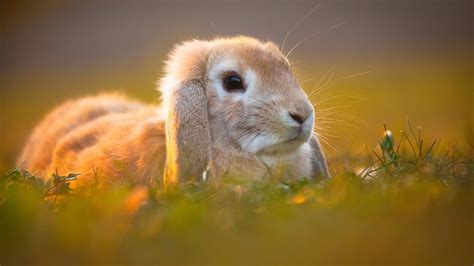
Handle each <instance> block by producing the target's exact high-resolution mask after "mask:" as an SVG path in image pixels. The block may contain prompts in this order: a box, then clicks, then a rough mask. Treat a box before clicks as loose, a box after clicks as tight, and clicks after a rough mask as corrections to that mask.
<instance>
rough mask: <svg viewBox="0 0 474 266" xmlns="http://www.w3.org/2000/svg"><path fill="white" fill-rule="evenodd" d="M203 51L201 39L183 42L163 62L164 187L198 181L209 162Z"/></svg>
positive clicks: (205, 58) (209, 138)
mask: <svg viewBox="0 0 474 266" xmlns="http://www.w3.org/2000/svg"><path fill="white" fill-rule="evenodd" d="M206 50H207V49H206V44H205V43H203V42H198V41H193V42H189V43H184V44H182V45H180V46H178V47H177V48H176V49H175V51H174V52H173V53H172V55H171V57H170V60H169V61H168V62H167V75H166V76H165V78H163V80H162V83H161V88H160V89H161V92H162V97H163V107H164V109H165V112H166V122H165V124H166V127H165V133H166V162H165V169H164V176H163V181H164V185H165V187H173V186H175V185H177V184H179V183H181V182H183V181H187V180H199V179H200V178H201V177H202V174H203V173H204V171H206V169H207V166H208V164H209V160H210V154H211V134H210V131H209V118H208V110H207V96H206V90H205V82H206V77H205V76H206V69H207V56H206V54H207V52H206Z"/></svg>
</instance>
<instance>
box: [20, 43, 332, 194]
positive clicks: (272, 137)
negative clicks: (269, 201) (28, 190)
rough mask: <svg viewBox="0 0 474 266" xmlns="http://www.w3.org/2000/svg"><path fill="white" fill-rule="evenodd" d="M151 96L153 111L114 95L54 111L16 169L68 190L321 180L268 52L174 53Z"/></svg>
mask: <svg viewBox="0 0 474 266" xmlns="http://www.w3.org/2000/svg"><path fill="white" fill-rule="evenodd" d="M158 90H159V91H160V92H161V97H162V99H161V103H160V104H159V105H158V106H153V105H146V104H143V103H139V102H137V101H134V100H130V99H128V98H127V97H126V96H123V95H119V94H101V95H98V96H94V97H85V98H81V99H78V100H74V101H68V102H66V103H64V104H63V105H61V106H59V107H58V108H56V109H55V110H53V111H52V112H51V113H50V114H49V115H47V116H46V117H45V118H44V120H43V121H42V122H41V123H40V124H39V125H38V126H37V127H36V129H35V130H34V132H33V133H32V135H31V136H30V138H29V140H28V141H27V144H26V145H25V147H24V150H23V152H22V154H21V156H20V157H19V159H18V164H19V165H21V166H22V167H24V168H25V169H28V170H29V171H31V172H32V173H33V174H36V175H39V176H43V177H44V178H45V179H48V178H49V176H50V175H51V174H52V173H54V172H58V173H59V174H67V173H70V172H73V173H78V174H80V176H79V178H78V180H77V181H75V182H72V183H71V185H72V187H75V188H80V187H87V185H91V184H94V183H95V182H98V183H99V186H100V187H104V186H107V185H108V184H111V183H113V182H115V181H117V180H123V179H127V180H129V179H132V180H133V181H137V182H150V181H151V180H158V181H159V182H160V183H161V184H163V185H164V187H175V186H177V185H179V184H183V183H185V182H187V181H196V180H201V179H202V178H203V176H204V177H207V178H209V177H210V178H211V179H213V180H218V179H219V178H222V177H224V176H227V175H228V176H233V177H241V178H245V179H248V180H262V179H264V178H269V177H272V176H282V177H283V178H288V179H302V178H316V177H323V178H328V177H330V175H329V172H328V167H327V163H326V159H325V156H324V153H323V151H322V149H321V146H320V143H319V141H318V138H317V135H316V134H315V133H314V132H313V125H314V121H315V112H314V109H313V107H312V105H311V103H310V101H309V100H308V97H307V96H306V94H305V93H304V91H303V90H302V89H301V87H300V86H299V84H298V82H297V80H296V78H295V76H294V74H293V72H292V70H291V67H290V63H289V61H288V59H287V58H286V57H285V56H284V55H283V54H282V52H281V51H280V49H279V48H278V46H277V45H275V44H274V43H272V42H262V41H260V40H257V39H255V38H252V37H246V36H235V37H227V38H217V39H213V40H191V41H187V42H183V43H181V44H178V45H177V46H176V47H175V48H174V50H173V52H172V53H171V54H170V56H169V59H168V60H167V61H166V64H165V75H164V77H163V78H162V79H161V80H160V82H159V83H158Z"/></svg>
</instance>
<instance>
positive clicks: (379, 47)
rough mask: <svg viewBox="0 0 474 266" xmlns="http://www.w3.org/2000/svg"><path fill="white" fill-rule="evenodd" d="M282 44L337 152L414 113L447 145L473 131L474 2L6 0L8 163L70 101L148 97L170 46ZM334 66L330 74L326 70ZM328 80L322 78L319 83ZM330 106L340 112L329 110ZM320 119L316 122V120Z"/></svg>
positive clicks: (1, 80) (0, 62) (0, 141)
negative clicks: (241, 40) (240, 37)
mask: <svg viewBox="0 0 474 266" xmlns="http://www.w3.org/2000/svg"><path fill="white" fill-rule="evenodd" d="M318 4H319V5H320V7H319V8H318V9H317V10H316V11H314V13H312V14H311V16H309V17H308V18H307V19H306V20H305V21H304V22H302V23H301V24H300V25H299V26H298V27H297V28H296V29H295V30H294V31H293V32H292V33H291V35H289V37H288V40H287V42H286V45H285V50H286V51H289V49H290V48H291V47H292V46H293V45H295V44H296V43H298V41H301V40H302V39H305V38H306V37H308V36H311V35H312V34H315V33H317V32H320V31H324V30H326V29H329V28H331V27H333V26H335V25H338V24H339V23H341V22H345V23H344V24H343V25H341V26H338V27H336V28H334V29H332V30H329V31H327V32H323V33H321V34H319V35H317V36H315V37H314V38H311V39H308V40H306V41H305V42H303V43H302V44H301V45H299V46H298V47H297V48H296V49H295V50H294V51H293V52H292V53H291V55H290V60H291V61H292V62H293V63H294V66H295V72H296V74H297V76H298V78H299V80H300V82H301V84H302V86H303V87H304V88H305V90H307V92H308V93H309V94H310V93H311V92H312V91H314V88H315V86H316V85H317V84H318V82H319V81H320V80H321V79H322V78H324V77H326V80H328V79H329V80H330V83H328V85H330V86H328V88H326V89H324V90H323V92H321V93H318V94H316V95H313V98H312V100H313V102H314V103H315V105H316V109H317V112H318V111H319V110H334V112H333V111H326V112H325V114H327V115H328V116H327V117H325V118H324V119H322V121H324V122H322V123H321V124H322V125H324V130H325V131H324V132H321V133H324V134H326V137H325V138H326V141H325V142H324V146H325V149H326V151H327V152H328V153H329V155H330V157H333V156H338V155H340V154H344V153H349V152H354V151H360V150H364V149H365V148H364V147H366V146H367V145H368V146H372V145H375V144H376V143H377V142H376V141H377V139H378V137H379V136H380V134H381V132H382V131H383V124H384V123H386V124H387V125H388V126H389V127H390V128H392V129H394V131H398V130H400V129H403V128H404V127H405V125H406V121H407V119H409V120H410V121H411V122H412V123H413V124H414V125H415V126H416V125H421V126H422V127H423V129H425V130H426V132H427V134H429V135H430V137H432V138H434V139H439V140H440V141H443V142H445V143H451V144H456V145H463V144H462V143H464V142H465V138H469V137H470V136H472V125H473V124H474V121H473V109H474V108H473V106H472V104H473V100H474V99H473V98H474V97H473V83H472V75H473V59H474V58H473V42H472V36H473V29H472V27H473V18H472V16H473V15H472V14H473V13H472V12H473V9H472V8H473V7H472V3H471V1H458V0H412V1H408V0H394V1H388V0H359V1H355V0H335V1H303V0H301V1H299V0H279V1H269V0H268V1H266V0H243V1H238V0H205V1H192V0H177V1H171V0H169V1H166V0H162V1H160V0H157V1H151V0H138V1H106V0H104V1H99V0H96V1H74V0H72V1H61V0H51V1H49V0H46V1H8V0H7V1H5V0H4V1H1V3H0V108H1V110H0V134H1V136H0V170H2V172H3V170H5V169H8V168H13V167H14V166H15V160H16V157H17V156H18V154H19V152H20V150H21V146H22V145H23V143H24V141H25V140H26V137H27V135H28V134H29V133H30V132H31V130H32V129H33V127H34V125H35V123H37V122H38V121H39V119H41V117H42V116H44V115H45V114H46V113H47V112H48V111H49V110H51V108H53V107H54V106H55V105H57V104H59V103H60V102H61V101H63V100H65V99H67V98H74V97H79V96H83V95H88V94H94V93H97V92H100V91H111V90H118V91H123V92H126V93H127V94H129V95H130V96H132V97H136V98H139V99H141V100H143V101H145V102H148V103H154V102H156V100H157V99H158V96H159V95H158V93H157V92H156V91H155V82H156V81H157V80H158V79H159V77H160V75H161V69H162V65H163V60H164V59H165V58H166V55H167V53H168V52H169V51H170V49H172V47H173V45H174V44H176V43H179V42H182V41H185V40H189V39H192V38H205V39H207V38H214V37H216V36H228V35H237V34H244V35H250V36H254V37H257V38H260V39H263V40H271V41H274V42H275V43H277V44H278V45H280V46H281V44H282V42H283V39H284V36H285V34H286V33H287V32H288V30H290V28H292V26H293V25H295V23H296V22H297V21H298V20H300V19H301V18H302V17H304V16H305V14H307V13H308V12H309V11H310V10H311V9H312V8H313V7H315V6H316V5H318ZM325 74H326V75H325ZM323 83H324V82H323ZM327 108H333V109H327ZM317 123H318V120H317Z"/></svg>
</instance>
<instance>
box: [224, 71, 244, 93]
mask: <svg viewBox="0 0 474 266" xmlns="http://www.w3.org/2000/svg"><path fill="white" fill-rule="evenodd" d="M224 88H225V90H226V91H229V92H236V91H244V90H245V88H244V84H243V82H242V79H241V78H240V77H239V75H237V74H231V75H228V76H227V77H225V78H224Z"/></svg>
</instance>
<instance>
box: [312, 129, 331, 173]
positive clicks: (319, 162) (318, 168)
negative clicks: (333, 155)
mask: <svg viewBox="0 0 474 266" xmlns="http://www.w3.org/2000/svg"><path fill="white" fill-rule="evenodd" d="M310 144H311V150H312V154H311V165H312V168H313V171H312V176H313V177H315V178H321V177H322V178H330V177H331V175H330V174H329V171H328V166H327V163H326V158H325V156H324V153H323V151H322V150H321V145H320V144H319V140H318V138H317V137H316V135H313V136H312V137H311V140H310Z"/></svg>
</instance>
